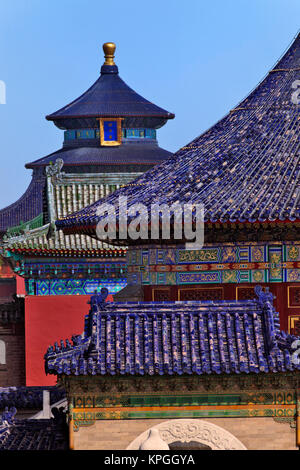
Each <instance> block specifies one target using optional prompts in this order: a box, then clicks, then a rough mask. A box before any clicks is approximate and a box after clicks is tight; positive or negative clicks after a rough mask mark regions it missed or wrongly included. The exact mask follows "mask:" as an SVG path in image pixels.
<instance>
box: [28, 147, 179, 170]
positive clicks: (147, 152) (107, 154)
mask: <svg viewBox="0 0 300 470" xmlns="http://www.w3.org/2000/svg"><path fill="white" fill-rule="evenodd" d="M170 155H172V154H171V152H168V151H167V150H164V149H163V148H161V147H159V146H158V145H157V143H156V144H154V143H123V144H122V145H120V146H119V147H100V146H99V143H98V142H97V147H85V146H82V147H77V148H76V147H75V148H62V149H60V150H57V151H56V152H53V153H51V154H50V155H47V156H45V157H42V158H40V159H39V160H35V161H34V162H31V163H27V164H26V165H25V167H26V168H36V167H42V166H43V167H44V166H47V165H49V164H50V162H53V161H55V160H56V159H57V158H62V159H63V161H64V167H68V166H71V167H78V166H81V167H82V166H87V165H92V166H95V165H106V166H107V165H110V166H115V165H123V166H124V165H141V166H145V165H151V166H153V165H156V164H158V163H161V162H163V161H164V160H166V159H167V158H169V157H170ZM125 170H126V169H124V171H125ZM137 171H138V170H137Z"/></svg>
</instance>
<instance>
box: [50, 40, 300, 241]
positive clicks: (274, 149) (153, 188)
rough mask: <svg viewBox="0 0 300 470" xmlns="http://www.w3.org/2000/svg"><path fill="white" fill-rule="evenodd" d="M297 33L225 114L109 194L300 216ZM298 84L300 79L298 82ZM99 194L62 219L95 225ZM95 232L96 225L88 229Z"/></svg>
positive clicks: (73, 227) (236, 213) (253, 215)
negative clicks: (94, 200)
mask: <svg viewBox="0 0 300 470" xmlns="http://www.w3.org/2000/svg"><path fill="white" fill-rule="evenodd" d="M299 71H300V34H298V36H297V37H296V39H295V40H294V42H293V44H292V45H291V46H290V48H289V49H288V51H287V52H286V53H285V54H284V55H283V57H282V58H281V59H280V60H279V61H278V63H277V64H276V65H275V66H274V67H273V69H272V70H270V72H269V73H268V74H267V76H266V77H265V78H264V79H263V80H262V82H261V83H260V84H259V85H258V86H257V87H256V88H255V89H254V90H253V91H252V92H251V93H250V94H249V95H248V96H247V97H246V98H245V99H244V100H243V101H242V102H240V103H239V104H238V105H237V106H236V107H235V108H233V109H232V110H231V111H230V112H229V113H228V114H227V115H226V116H225V117H224V118H223V119H221V120H220V121H219V122H217V123H216V124H215V125H214V126H212V127H211V128H210V129H208V130H207V131H206V132H204V133H203V134H202V135H200V136H199V137H197V138H196V139H194V140H193V141H192V142H190V143H189V144H188V145H186V146H184V147H183V148H181V149H180V150H179V151H178V152H177V153H175V154H174V155H172V156H171V157H170V158H169V159H168V160H167V161H165V162H163V163H162V164H160V165H157V166H156V167H155V168H153V169H151V170H149V171H147V172H146V173H145V174H144V175H142V176H141V177H140V178H138V180H136V182H135V184H130V185H128V186H127V187H125V188H121V189H120V190H119V191H117V192H115V193H114V194H112V195H111V196H109V197H108V198H106V199H105V202H106V203H112V204H114V203H116V202H117V198H118V197H119V195H122V196H127V197H128V204H134V203H141V202H142V203H144V204H145V205H146V206H147V207H148V208H150V205H151V204H152V203H160V204H163V203H165V204H169V205H171V204H172V203H175V202H180V203H192V204H200V203H201V204H203V205H204V208H205V221H208V222H212V223H214V222H221V223H222V222H227V221H229V222H255V221H259V222H265V221H267V222H270V221H295V220H297V221H298V220H299V219H300V191H299V188H300V146H299V143H300V138H299V137H300V125H299V123H300V114H299V111H300V101H299V98H298V94H297V93H298V92H297V86H298V87H299V84H298V82H299ZM297 84H298V85H297ZM100 203H102V201H100V202H98V203H95V204H93V205H91V206H88V207H86V208H85V209H83V210H82V211H79V212H77V213H74V214H72V215H71V216H68V217H66V218H64V219H62V220H58V221H57V226H58V227H59V228H64V229H67V230H68V233H74V232H75V233H80V232H81V231H84V230H85V228H86V227H89V228H90V229H91V227H92V228H94V227H95V226H96V225H97V223H98V220H99V218H98V217H97V216H96V211H97V208H98V206H99V204H100ZM89 233H91V230H90V232H89Z"/></svg>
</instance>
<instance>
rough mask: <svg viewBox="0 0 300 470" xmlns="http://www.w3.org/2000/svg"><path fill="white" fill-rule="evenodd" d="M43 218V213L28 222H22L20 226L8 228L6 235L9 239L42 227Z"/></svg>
mask: <svg viewBox="0 0 300 470" xmlns="http://www.w3.org/2000/svg"><path fill="white" fill-rule="evenodd" d="M43 218H44V216H43V213H41V214H39V215H38V216H37V217H35V218H34V219H31V220H29V221H28V222H21V223H20V224H19V225H16V226H14V227H10V228H8V229H7V232H6V233H7V235H8V236H9V237H14V236H17V235H22V234H23V233H24V231H25V230H33V229H35V228H38V227H41V226H42V225H43Z"/></svg>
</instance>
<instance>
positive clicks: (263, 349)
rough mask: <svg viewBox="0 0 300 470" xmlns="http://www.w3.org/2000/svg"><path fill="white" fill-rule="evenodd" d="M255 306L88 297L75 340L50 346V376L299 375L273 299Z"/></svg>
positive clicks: (261, 296)
mask: <svg viewBox="0 0 300 470" xmlns="http://www.w3.org/2000/svg"><path fill="white" fill-rule="evenodd" d="M256 293H257V295H258V298H257V299H256V300H246V301H218V302H214V301H208V302H194V301H190V302H189V301H186V302H184V301H180V302H125V303H121V302H120V303H118V302H116V303H110V304H108V303H105V295H94V296H92V298H91V302H90V303H91V309H90V313H89V314H88V315H87V316H86V317H85V328H84V333H83V335H82V336H76V337H73V338H72V340H73V345H71V344H70V342H69V341H68V340H67V341H66V344H64V342H63V341H61V343H60V346H59V345H58V344H57V343H56V344H55V346H54V348H53V347H50V348H49V349H48V351H47V354H46V355H45V367H46V372H47V373H50V374H56V375H64V374H65V375H124V374H127V375H128V374H129V375H145V374H146V375H155V374H159V375H173V374H197V375H203V374H212V373H213V374H221V373H226V374H230V373H233V374H239V373H242V372H243V373H251V372H254V373H262V372H264V373H267V372H280V371H282V372H285V371H295V370H298V371H300V364H295V363H293V360H292V353H293V346H292V343H293V342H294V341H295V340H296V339H297V338H296V337H294V336H291V335H287V334H285V333H284V332H281V331H280V329H279V314H278V313H277V312H276V311H275V309H274V307H273V303H272V301H273V296H272V294H270V293H269V292H262V290H261V287H260V286H257V288H256Z"/></svg>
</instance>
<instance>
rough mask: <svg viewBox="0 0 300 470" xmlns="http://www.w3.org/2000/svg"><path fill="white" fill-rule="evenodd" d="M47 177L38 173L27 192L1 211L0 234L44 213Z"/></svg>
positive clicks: (35, 174) (34, 175)
mask: <svg viewBox="0 0 300 470" xmlns="http://www.w3.org/2000/svg"><path fill="white" fill-rule="evenodd" d="M45 186H46V179H45V176H44V175H43V174H42V173H41V172H39V171H36V172H35V173H34V174H33V178H32V180H31V183H30V185H29V186H28V188H27V190H26V191H25V193H24V194H23V196H21V197H20V198H19V199H18V200H17V201H16V202H14V203H13V204H11V205H10V206H7V207H5V208H4V209H2V210H0V232H5V231H6V230H7V229H8V228H9V227H14V226H16V225H19V224H20V223H21V222H27V221H29V220H32V219H34V218H35V217H37V216H38V215H39V214H41V213H42V212H43V208H44V207H43V200H44V190H45Z"/></svg>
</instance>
